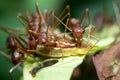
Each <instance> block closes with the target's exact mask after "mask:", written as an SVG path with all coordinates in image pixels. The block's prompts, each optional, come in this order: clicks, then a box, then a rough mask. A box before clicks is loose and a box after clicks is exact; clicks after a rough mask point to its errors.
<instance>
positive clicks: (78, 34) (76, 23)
mask: <svg viewBox="0 0 120 80" xmlns="http://www.w3.org/2000/svg"><path fill="white" fill-rule="evenodd" d="M66 10H67V14H66V15H64V16H63V17H62V15H63V14H64V13H65V11H66ZM86 16H87V18H88V24H87V25H86V26H84V27H82V26H83V23H84V21H85V18H86ZM54 17H55V18H56V19H57V20H58V21H59V22H60V23H61V24H62V25H64V26H65V32H66V29H67V30H69V31H70V32H71V33H72V34H73V37H74V40H75V42H76V43H77V47H81V45H82V43H81V42H82V39H83V35H84V33H85V30H87V29H88V30H89V31H88V43H89V44H90V42H89V40H90V37H93V38H95V39H96V40H97V42H98V39H97V38H96V37H94V36H92V35H91V33H92V30H94V26H92V25H90V16H89V9H88V8H86V10H85V12H84V14H83V16H82V19H81V21H80V20H79V19H76V18H71V14H70V6H69V5H67V6H66V7H65V9H64V10H63V12H62V14H61V16H60V17H59V18H60V19H59V18H57V17H56V16H55V15H54ZM65 18H67V21H66V24H64V23H63V22H62V20H64V19H65ZM56 25H59V23H57V22H56ZM97 42H96V43H97ZM89 44H88V45H89Z"/></svg>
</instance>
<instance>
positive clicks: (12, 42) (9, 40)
mask: <svg viewBox="0 0 120 80" xmlns="http://www.w3.org/2000/svg"><path fill="white" fill-rule="evenodd" d="M6 45H7V48H8V49H11V50H14V49H16V47H17V45H16V42H15V39H14V35H10V36H9V37H8V38H7V40H6Z"/></svg>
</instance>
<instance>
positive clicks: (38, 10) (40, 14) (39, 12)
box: [36, 2, 47, 29]
mask: <svg viewBox="0 0 120 80" xmlns="http://www.w3.org/2000/svg"><path fill="white" fill-rule="evenodd" d="M36 9H37V12H38V14H39V16H40V17H41V19H42V21H43V23H44V25H45V29H47V24H46V22H45V19H44V17H43V15H42V13H41V11H40V8H39V7H38V2H36Z"/></svg>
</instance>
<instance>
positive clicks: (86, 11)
mask: <svg viewBox="0 0 120 80" xmlns="http://www.w3.org/2000/svg"><path fill="white" fill-rule="evenodd" d="M86 16H87V18H88V24H90V16H89V9H88V8H87V9H86V10H85V12H84V13H83V16H82V19H81V23H80V26H82V25H83V23H84V21H85V19H86Z"/></svg>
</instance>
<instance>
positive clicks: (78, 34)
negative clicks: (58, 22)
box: [73, 26, 85, 40]
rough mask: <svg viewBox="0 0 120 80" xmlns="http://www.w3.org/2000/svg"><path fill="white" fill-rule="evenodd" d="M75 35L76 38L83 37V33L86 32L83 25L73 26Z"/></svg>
mask: <svg viewBox="0 0 120 80" xmlns="http://www.w3.org/2000/svg"><path fill="white" fill-rule="evenodd" d="M73 28H74V29H73V36H74V37H75V38H76V40H80V39H82V37H83V34H84V32H85V30H84V28H82V27H79V26H78V27H73Z"/></svg>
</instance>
